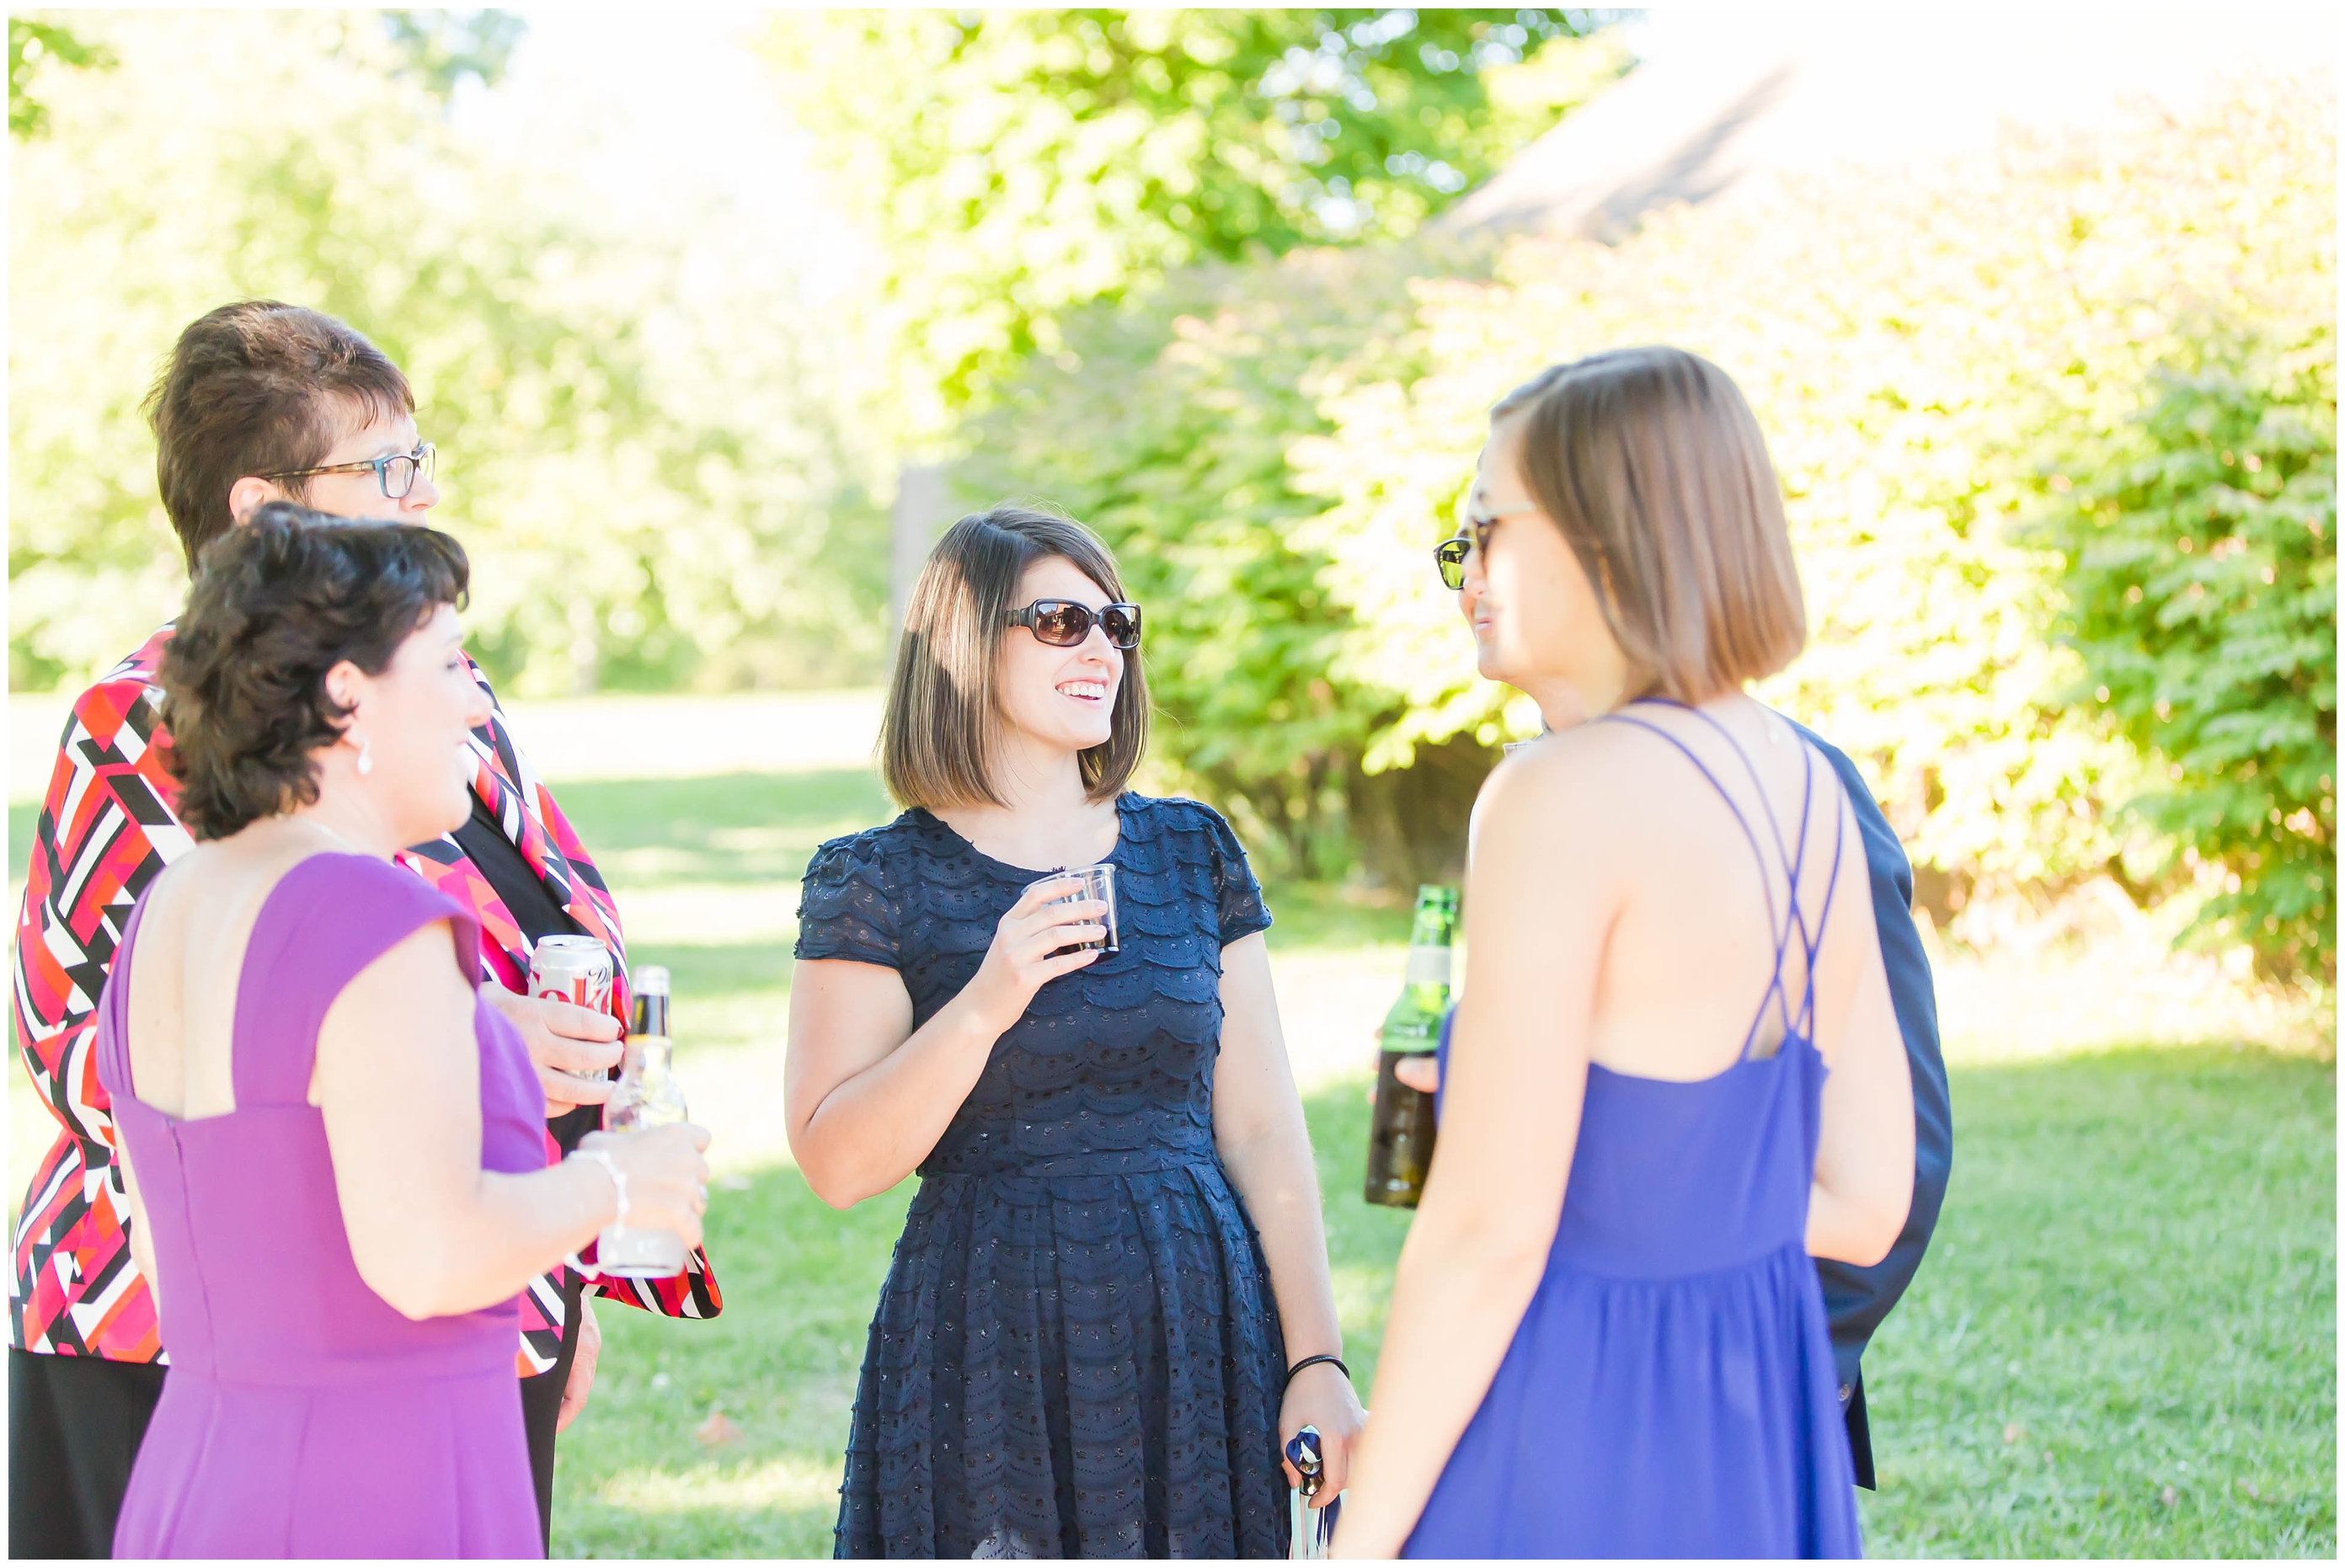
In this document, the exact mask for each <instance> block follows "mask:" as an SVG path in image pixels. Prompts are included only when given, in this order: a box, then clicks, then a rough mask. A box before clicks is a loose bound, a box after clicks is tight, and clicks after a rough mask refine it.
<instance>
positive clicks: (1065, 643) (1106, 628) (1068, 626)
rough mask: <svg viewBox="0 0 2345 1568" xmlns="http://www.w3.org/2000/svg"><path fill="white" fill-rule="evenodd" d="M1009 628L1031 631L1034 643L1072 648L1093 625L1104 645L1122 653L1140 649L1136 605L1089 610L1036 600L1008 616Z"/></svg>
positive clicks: (1060, 601) (1063, 601) (1085, 606)
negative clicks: (1113, 647)
mask: <svg viewBox="0 0 2345 1568" xmlns="http://www.w3.org/2000/svg"><path fill="white" fill-rule="evenodd" d="M1010 624H1011V625H1012V626H1024V627H1027V628H1028V629H1030V631H1032V632H1033V633H1034V641H1036V642H1047V643H1049V644H1050V645H1051V647H1053V648H1073V647H1076V646H1079V645H1080V644H1081V642H1082V640H1083V639H1084V638H1086V637H1088V636H1090V635H1091V627H1092V626H1093V625H1094V624H1096V625H1097V626H1098V627H1099V629H1100V630H1101V631H1102V632H1106V633H1107V640H1108V642H1110V643H1111V644H1112V645H1113V646H1115V647H1118V648H1122V649H1123V650H1125V651H1126V652H1129V651H1131V650H1132V649H1134V648H1137V647H1139V646H1140V606H1139V605H1137V604H1102V605H1101V606H1100V607H1099V608H1098V609H1097V610H1093V609H1092V608H1091V606H1090V605H1088V604H1078V603H1076V602H1074V601H1073V600H1071V599H1037V600H1036V601H1034V602H1033V603H1031V604H1029V605H1028V606H1026V608H1025V609H1023V610H1020V611H1018V612H1015V613H1014V614H1012V615H1011V616H1010Z"/></svg>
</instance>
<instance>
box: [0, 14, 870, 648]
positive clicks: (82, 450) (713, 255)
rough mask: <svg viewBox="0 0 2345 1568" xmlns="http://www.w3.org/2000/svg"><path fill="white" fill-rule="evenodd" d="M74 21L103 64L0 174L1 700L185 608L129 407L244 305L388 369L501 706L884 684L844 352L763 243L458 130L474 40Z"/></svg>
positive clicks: (248, 24)
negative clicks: (178, 351)
mask: <svg viewBox="0 0 2345 1568" xmlns="http://www.w3.org/2000/svg"><path fill="white" fill-rule="evenodd" d="M435 25H436V24H435ZM483 25H485V24H483ZM74 26H75V28H76V31H77V33H79V34H80V35H83V36H84V37H85V38H86V41H87V42H88V44H89V45H90V46H91V47H92V48H93V49H96V48H104V49H107V50H108V51H110V52H111V54H112V55H113V56H115V57H116V58H117V60H118V62H119V63H118V65H117V67H116V68H115V69H113V70H109V71H106V72H80V73H72V74H63V73H57V74H51V75H49V76H45V77H43V78H42V80H41V86H42V87H43V91H44V92H45V93H46V94H47V95H48V96H47V99H46V101H47V102H48V103H49V105H50V106H51V109H52V112H53V116H54V123H55V126H56V132H55V134H53V135H51V136H48V137H41V138H36V139H34V140H31V141H27V142H24V143H21V144H19V145H18V146H17V147H16V148H15V157H14V159H13V165H14V167H13V169H12V174H13V183H14V195H15V201H14V203H13V204H12V208H11V234H10V254H11V263H12V275H11V292H10V344H9V349H10V382H11V389H12V393H13V396H12V399H11V403H10V445H11V457H12V462H11V466H10V474H9V511H10V531H9V576H10V582H11V609H12V611H13V614H12V618H11V626H10V642H9V673H10V681H11V684H12V686H15V687H19V688H21V687H26V686H32V687H46V686H49V685H52V684H55V683H60V682H71V681H77V680H82V679H86V678H87V677H88V676H89V675H90V674H91V673H94V672H96V671H100V670H103V669H104V668H106V667H107V665H109V664H110V663H113V662H114V661H115V660H116V659H118V658H119V657H121V655H122V654H123V653H124V652H127V651H128V650H129V649H130V648H132V647H135V646H136V645H137V642H139V641H140V640H141V639H143V637H144V636H145V635H146V634H147V632H149V631H150V630H152V628H153V627H154V625H155V624H156V623H157V622H160V621H162V620H164V619H166V618H167V616H169V615H170V614H171V613H172V612H174V610H175V609H176V608H177V606H178V602H179V600H180V598H181V597H182V595H183V593H184V592H185V587H184V580H183V577H182V575H181V572H180V569H179V567H178V563H177V561H176V559H175V556H176V551H174V550H173V548H172V539H171V535H170V532H169V529H168V524H167V521H166V519H165V518H164V517H163V515H162V511H161V508H160V505H159V503H158V502H157V499H156V495H155V483H154V477H153V463H154V452H153V443H152V440H151V437H150V436H149V434H148V432H147V429H146V426H145V423H144V421H143V420H142V419H141V417H140V414H139V410H138V404H139V400H140V399H141V398H142V397H143V396H144V394H145V392H146V390H147V386H148V385H149V383H150V382H151V381H152V379H153V377H154V375H155V373H156V369H157V366H158V364H159V362H160V361H161V359H163V357H164V356H165V355H166V354H167V351H168V349H169V348H170V346H171V343H172V341H173V339H175V338H176V337H177V335H178V331H179V329H181V328H182V327H183V326H184V325H185V324H186V323H187V322H188V321H189V320H190V319H193V318H195V317H196V316H197V315H198V314H200V313H201V312H203V311H204V310H207V309H210V308H212V307H214V306H216V305H218V304H220V303H222V302H224V301H227V300H229V299H234V298H244V297H253V296H260V297H273V298H285V299H289V300H294V301H298V302H300V303H304V304H309V305H312V306H315V307H317V308H319V309H324V310H328V311H330V312H332V313H333V314H335V315H337V316H340V317H342V318H343V319H347V320H349V321H350V322H351V323H352V324H353V325H355V326H357V327H358V328H359V329H360V330H362V331H364V332H366V333H367V334H368V335H369V336H371V337H372V338H373V339H375V340H376V341H377V342H378V343H380V344H381V346H382V347H383V348H384V349H385V350H386V351H388V352H389V353H391V355H392V356H393V357H394V358H395V359H397V360H398V361H399V362H400V363H401V366H402V367H404V369H406V370H407V372H408V374H409V376H410V377H411V379H412V380H413V382H414V384H415V388H416V391H417V395H418V398H419V400H420V402H421V407H420V409H419V410H418V420H419V422H420V423H421V428H422V430H423V433H424V435H425V437H426V439H428V440H433V441H436V442H437V443H438V445H439V447H440V453H441V473H442V491H443V493H444V495H445V497H446V499H445V501H444V502H443V504H442V508H441V510H440V511H437V512H435V513H434V521H438V522H440V523H441V524H442V526H445V527H447V528H449V529H451V530H452V531H454V532H455V533H456V534H457V535H458V536H459V537H460V538H462V540H463V541H464V542H465V544H466V547H467V548H468V550H470V551H471V552H472V558H473V561H474V567H475V572H474V582H475V585H476V586H475V593H474V600H473V604H472V612H471V614H470V617H469V620H470V624H471V627H472V638H473V642H474V644H475V646H476V648H477V649H478V651H479V652H481V653H482V656H483V658H484V661H485V662H486V663H488V665H489V667H490V669H491V670H492V673H494V674H495V675H496V676H497V677H498V678H499V679H500V680H501V681H502V682H504V683H508V684H509V685H512V686H513V687H514V689H515V690H516V691H517V692H519V693H529V692H539V693H543V692H562V691H571V690H579V689H591V688H593V687H596V686H622V687H624V686H636V687H645V686H649V687H660V688H670V687H674V686H676V685H680V684H685V683H704V684H709V685H752V684H755V685H781V684H825V683H838V682H843V681H845V682H852V681H863V680H869V679H872V678H874V677H875V675H876V672H877V664H878V657H879V649H878V643H879V642H880V640H881V637H882V635H883V632H882V622H884V609H883V606H884V603H885V599H884V592H885V590H884V582H883V581H882V579H881V576H880V573H882V572H884V570H885V559H886V556H885V549H884V544H881V543H877V542H875V541H884V538H885V531H884V530H885V522H884V518H883V517H882V516H881V514H880V513H879V511H878V509H877V508H876V507H875V506H874V505H873V504H872V503H871V502H870V501H868V499H866V497H865V495H864V493H863V489H862V486H861V483H860V479H861V476H862V475H863V474H864V473H865V472H867V471H868V462H867V460H866V459H865V458H864V457H863V455H862V454H861V453H860V451H859V450H858V449H857V448H856V446H855V444H854V441H855V438H854V437H853V436H852V435H851V433H850V432H849V431H848V429H847V427H846V421H847V419H848V410H846V408H845V407H844V406H843V405H844V404H845V402H846V400H845V399H844V398H842V397H839V396H836V395H834V394H835V389H836V386H837V382H836V380H835V379H834V369H835V367H837V365H839V364H840V363H841V362H842V361H843V360H844V359H846V358H847V357H846V356H845V355H843V354H842V353H840V352H839V351H838V350H837V346H836V344H835V343H834V342H832V341H831V340H830V339H826V338H825V337H824V336H823V333H824V331H825V330H826V325H825V320H824V319H823V318H822V317H821V316H820V315H819V314H818V313H817V312H815V311H813V310H811V309H809V308H808V306H807V301H806V300H805V299H804V298H802V297H801V296H800V295H799V293H798V291H797V289H798V284H797V277H796V275H795V274H794V273H793V271H792V270H791V269H790V268H777V267H776V266H775V265H774V264H773V261H772V258H771V256H770V254H766V253H760V252H759V251H758V250H757V248H756V239H757V237H756V236H755V235H754V234H751V233H748V232H746V230H745V229H744V228H742V226H738V225H726V224H725V223H722V222H718V221H711V222H709V223H707V224H706V225H705V226H695V227H693V228H691V229H690V231H689V232H687V231H686V229H685V226H682V225H667V226H663V225H656V224H647V223H642V222H636V221H632V220H631V215H632V213H634V211H636V210H639V208H636V207H630V206H628V205H627V202H626V200H624V199H623V200H619V201H614V197H613V194H612V193H611V192H610V191H609V190H608V189H607V188H606V187H604V185H603V184H602V183H601V169H600V166H599V164H598V162H597V160H596V158H595V157H594V155H593V145H594V144H593V143H592V142H591V141H590V140H587V139H586V138H584V137H577V138H574V139H569V140H564V139H562V138H561V137H553V136H546V135H543V134H541V135H540V136H538V137H536V138H535V139H528V138H523V139H519V140H515V141H511V142H507V143H503V144H500V145H499V146H498V147H495V148H492V147H488V146H486V145H484V144H483V142H482V139H481V138H479V137H474V136H468V135H467V134H465V132H464V131H462V129H460V127H459V126H457V125H456V124H455V123H454V121H453V119H452V116H451V115H450V113H449V112H448V106H447V105H446V104H445V103H443V101H442V98H441V97H440V96H439V95H438V93H437V92H436V91H435V90H434V82H433V80H432V79H431V70H430V69H428V68H423V67H426V66H429V65H430V61H431V59H439V60H441V63H442V65H443V66H447V67H448V68H449V69H454V68H455V66H454V65H453V64H452V62H453V61H455V59H456V58H457V56H459V55H461V54H462V53H463V52H464V50H470V51H472V59H473V67H479V68H483V69H485V68H487V66H488V65H489V62H488V61H487V60H486V59H485V58H483V57H482V55H481V51H482V48H483V47H485V46H484V45H483V44H482V38H483V37H484V36H486V35H484V34H483V33H482V32H481V31H479V30H478V29H472V30H467V31H463V33H462V37H458V36H455V35H452V34H448V33H445V32H442V33H435V34H432V35H431V37H433V38H437V39H438V42H436V43H431V44H430V48H431V50H438V51H439V53H438V54H437V55H431V56H430V57H429V58H427V59H422V60H421V61H420V60H419V56H418V54H417V48H418V46H419V45H418V41H417V39H415V38H412V37H408V38H402V37H400V36H395V35H394V30H393V29H391V28H389V27H386V25H384V22H383V18H382V16H381V14H379V13H371V12H358V13H338V12H316V11H278V12H241V13H239V12H199V13H151V12H150V13H109V14H96V13H88V14H79V15H76V17H75V18H74ZM466 40H470V41H469V42H467V41H466ZM508 41H509V40H508ZM426 42H427V43H428V42H429V39H427V40H426ZM459 46H462V47H461V48H460V47H459ZM427 53H428V51H427ZM473 67H467V68H473ZM224 83H234V84H235V87H234V90H232V91H231V90H223V87H222V84H224ZM588 128H589V129H591V127H588Z"/></svg>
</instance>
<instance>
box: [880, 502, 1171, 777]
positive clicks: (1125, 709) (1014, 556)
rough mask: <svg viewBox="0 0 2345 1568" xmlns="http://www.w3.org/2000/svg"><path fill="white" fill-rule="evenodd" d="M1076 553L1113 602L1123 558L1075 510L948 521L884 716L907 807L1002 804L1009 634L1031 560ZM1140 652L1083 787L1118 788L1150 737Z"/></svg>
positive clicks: (884, 760)
mask: <svg viewBox="0 0 2345 1568" xmlns="http://www.w3.org/2000/svg"><path fill="white" fill-rule="evenodd" d="M1054 556H1055V557H1057V558H1059V559H1061V560H1063V561H1068V562H1069V563H1071V565H1072V566H1073V567H1074V569H1075V570H1076V571H1078V572H1081V573H1082V574H1083V575H1084V576H1085V577H1088V578H1090V579H1091V582H1093V583H1095V584H1096V585H1098V587H1099V589H1100V591H1101V592H1103V593H1105V594H1106V595H1107V596H1108V598H1109V599H1110V600H1111V601H1121V600H1122V598H1123V580H1122V576H1121V575H1120V574H1119V573H1118V572H1116V569H1115V557H1114V556H1113V555H1112V554H1110V553H1109V552H1108V548H1107V546H1106V545H1105V544H1102V543H1101V542H1100V539H1099V536H1098V535H1097V534H1095V533H1093V532H1092V531H1091V530H1090V529H1088V528H1085V527H1084V526H1083V525H1082V524H1081V523H1080V522H1077V521H1074V520H1073V519H1072V518H1068V517H1058V516H1054V515H1052V514H1051V513H1050V512H1046V511H1030V510H1028V509H1026V508H1024V507H1017V506H997V507H995V508H994V509H993V510H992V511H983V512H973V513H971V514H970V515H969V516H968V517H964V518H962V519H961V520H960V521H959V522H956V523H954V524H953V525H952V527H950V528H949V529H947V530H946V531H945V536H944V537H943V538H942V539H940V540H939V541H937V547H936V548H935V549H934V550H932V551H929V561H928V564H927V565H926V566H924V567H922V568H921V569H920V580H919V582H917V583H915V584H913V587H912V597H911V602H909V603H908V604H907V605H905V607H904V634H903V637H902V639H901V640H900V641H899V642H898V643H897V645H896V673H895V675H894V678H893V679H892V680H891V681H890V682H889V683H888V710H887V713H885V714H884V715H883V716H882V717H881V719H880V721H879V776H880V778H881V779H882V780H883V781H884V782H885V783H886V784H887V786H888V794H891V795H893V796H895V797H896V799H897V800H898V802H899V803H901V804H904V805H908V806H926V807H930V808H934V807H937V806H952V805H1005V804H1009V803H1008V802H1006V801H1004V800H1003V799H1002V798H1001V795H1000V792H999V791H997V790H996V789H995V788H994V785H993V770H992V765H991V764H992V758H993V750H994V741H995V739H996V737H997V736H999V735H1000V732H1001V726H1002V723H1004V719H1003V715H1002V710H1001V699H1000V690H999V682H998V671H999V668H1000V655H1001V641H1002V639H1003V638H1004V637H1005V636H1007V635H1010V633H1012V632H1015V633H1016V634H1017V635H1018V636H1020V637H1027V636H1031V635H1032V633H1031V632H1028V631H1026V630H1025V629H1024V628H1022V627H1013V626H1011V625H1010V615H1011V614H1012V613H1014V612H1017V611H1018V610H1020V609H1022V608H1024V606H1023V605H1022V604H1021V603H1020V602H1019V599H1018V585H1019V583H1020V581H1021V580H1022V579H1023V578H1024V577H1025V575H1026V569H1027V568H1028V567H1030V566H1031V565H1033V564H1034V562H1036V561H1045V560H1049V559H1051V558H1052V557H1054ZM1140 663H1141V662H1140V650H1139V649H1137V648H1133V649H1131V650H1130V651H1128V652H1125V654H1124V656H1123V679H1122V681H1121V682H1120V683H1118V684H1117V686H1116V693H1115V707H1114V709H1113V710H1112V713H1111V714H1110V723H1111V724H1112V728H1111V730H1110V731H1109V733H1108V738H1107V739H1106V741H1104V742H1102V743H1101V744H1099V745H1096V746H1093V747H1091V750H1089V751H1087V752H1084V753H1082V754H1081V764H1082V774H1083V793H1084V794H1087V795H1088V796H1089V797H1090V798H1091V799H1092V800H1095V801H1096V800H1107V799H1110V798H1112V796H1114V795H1116V794H1119V793H1121V792H1122V789H1123V786H1124V784H1125V783H1126V782H1127V781H1128V780H1129V779H1130V778H1131V777H1132V769H1134V768H1136V767H1138V766H1139V765H1140V758H1141V754H1142V753H1143V752H1145V751H1146V750H1147V747H1148V682H1147V680H1146V678H1145V677H1144V676H1143V675H1142V673H1141V668H1140Z"/></svg>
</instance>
